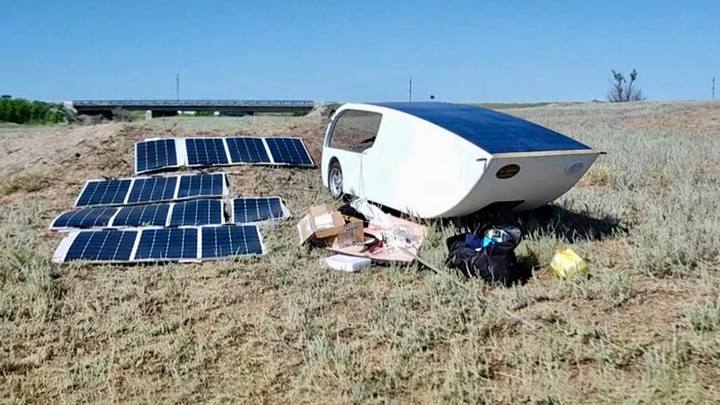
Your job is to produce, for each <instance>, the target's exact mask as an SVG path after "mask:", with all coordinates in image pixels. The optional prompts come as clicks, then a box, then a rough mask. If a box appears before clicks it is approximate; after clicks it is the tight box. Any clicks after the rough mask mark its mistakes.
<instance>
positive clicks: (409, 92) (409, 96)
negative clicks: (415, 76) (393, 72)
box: [408, 77, 412, 103]
mask: <svg viewBox="0 0 720 405" xmlns="http://www.w3.org/2000/svg"><path fill="white" fill-rule="evenodd" d="M408 101H409V102H411V103H412V77H410V88H409V90H408Z"/></svg>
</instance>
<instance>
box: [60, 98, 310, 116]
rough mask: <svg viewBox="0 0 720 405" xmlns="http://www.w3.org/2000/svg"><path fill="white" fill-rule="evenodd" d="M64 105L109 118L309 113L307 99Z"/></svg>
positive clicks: (122, 102)
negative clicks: (118, 114)
mask: <svg viewBox="0 0 720 405" xmlns="http://www.w3.org/2000/svg"><path fill="white" fill-rule="evenodd" d="M65 105H66V106H67V107H69V108H72V109H74V110H75V111H77V112H78V114H86V115H103V116H105V117H112V115H113V110H117V109H122V110H126V111H145V112H149V114H151V116H153V117H161V116H171V115H177V114H178V113H179V112H180V111H196V112H197V111H209V112H219V113H220V114H221V115H222V114H225V115H244V114H248V115H253V114H258V113H308V112H310V111H311V110H312V109H313V107H314V103H313V102H312V101H310V100H73V101H68V102H65Z"/></svg>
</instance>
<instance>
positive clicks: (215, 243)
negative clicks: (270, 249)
mask: <svg viewBox="0 0 720 405" xmlns="http://www.w3.org/2000/svg"><path fill="white" fill-rule="evenodd" d="M201 231H202V236H201V240H202V247H201V248H202V249H201V256H200V257H201V258H202V259H217V258H221V257H232V256H242V255H260V254H263V253H264V251H265V249H264V247H263V242H262V237H261V236H260V232H259V231H258V228H257V226H255V225H223V226H205V227H202V228H201Z"/></svg>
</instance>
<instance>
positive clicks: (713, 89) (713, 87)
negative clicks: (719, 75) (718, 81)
mask: <svg viewBox="0 0 720 405" xmlns="http://www.w3.org/2000/svg"><path fill="white" fill-rule="evenodd" d="M712 99H713V101H715V76H713V86H712Z"/></svg>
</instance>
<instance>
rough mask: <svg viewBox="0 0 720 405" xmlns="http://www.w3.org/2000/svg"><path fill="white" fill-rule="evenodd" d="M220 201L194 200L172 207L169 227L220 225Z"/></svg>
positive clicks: (221, 215) (222, 216)
mask: <svg viewBox="0 0 720 405" xmlns="http://www.w3.org/2000/svg"><path fill="white" fill-rule="evenodd" d="M224 219H225V218H224V213H223V203H222V201H221V200H194V201H185V202H179V203H176V204H175V205H174V206H173V210H172V216H171V217H170V226H183V225H221V224H223V223H224V222H225V221H224Z"/></svg>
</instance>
